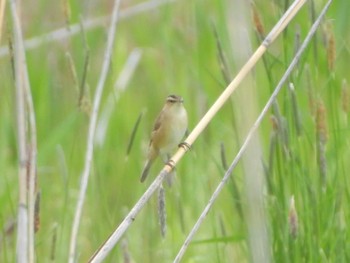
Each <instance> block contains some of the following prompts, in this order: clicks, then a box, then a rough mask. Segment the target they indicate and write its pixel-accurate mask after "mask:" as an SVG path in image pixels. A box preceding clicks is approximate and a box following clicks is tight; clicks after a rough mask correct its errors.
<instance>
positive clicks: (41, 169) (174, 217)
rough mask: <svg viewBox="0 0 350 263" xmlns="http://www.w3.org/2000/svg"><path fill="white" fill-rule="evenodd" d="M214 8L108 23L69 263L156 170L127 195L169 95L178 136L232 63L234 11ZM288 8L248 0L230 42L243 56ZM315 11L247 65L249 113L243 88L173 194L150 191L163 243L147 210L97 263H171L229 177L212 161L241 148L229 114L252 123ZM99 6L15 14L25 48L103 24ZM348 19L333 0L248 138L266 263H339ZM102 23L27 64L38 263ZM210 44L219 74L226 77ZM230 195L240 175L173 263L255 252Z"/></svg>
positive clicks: (64, 223) (9, 213)
mask: <svg viewBox="0 0 350 263" xmlns="http://www.w3.org/2000/svg"><path fill="white" fill-rule="evenodd" d="M228 2H229V1H225V0H217V1H208V0H204V1H198V0H197V1H183V0H179V1H174V2H169V3H167V4H164V5H160V6H159V7H157V8H154V9H152V10H147V11H146V10H145V11H143V12H140V13H138V14H135V15H132V16H129V17H124V18H123V20H121V21H120V23H119V24H118V30H117V35H116V42H115V46H114V50H113V58H112V61H111V68H110V71H109V74H108V78H107V82H106V85H105V88H104V92H103V97H102V101H101V107H100V112H104V110H105V109H106V108H105V107H106V105H108V101H112V105H113V108H112V111H111V113H112V114H111V116H110V119H109V120H108V125H107V126H106V133H105V135H104V136H102V141H100V143H98V144H97V143H96V145H95V149H94V155H93V162H92V169H91V176H90V179H89V185H88V189H87V196H86V200H85V205H84V210H83V214H82V220H81V225H80V228H79V234H78V240H77V244H78V246H77V251H78V257H77V262H86V261H87V260H88V259H89V258H90V257H91V256H92V254H93V253H94V251H95V250H96V249H97V248H98V247H99V246H100V245H101V244H102V243H103V242H104V240H106V238H107V237H108V236H109V235H110V234H111V233H112V231H113V230H114V229H115V228H116V227H117V226H118V225H119V223H120V222H121V221H122V220H123V218H124V217H125V215H126V214H127V213H128V212H129V211H130V209H131V208H132V207H133V205H134V204H135V203H136V202H137V200H138V199H139V198H140V196H141V195H142V194H143V192H144V191H145V190H146V189H147V186H148V185H149V184H150V183H151V180H152V179H153V178H154V176H155V175H156V174H157V173H158V171H159V170H160V169H161V168H162V163H161V162H160V160H158V161H157V162H156V164H155V165H154V167H152V170H151V174H150V176H149V178H147V180H146V182H145V183H144V184H141V183H139V176H140V173H141V170H142V166H143V164H144V160H145V156H146V149H147V146H148V140H149V136H150V131H151V129H152V125H153V120H154V119H155V117H156V116H157V114H158V112H159V110H160V109H161V107H162V104H163V102H164V99H165V98H166V96H167V95H169V94H172V93H174V94H179V95H182V96H183V97H184V99H185V106H186V108H187V111H188V114H189V129H191V128H193V127H194V126H195V124H196V123H197V122H198V121H199V119H200V118H201V117H202V116H203V115H204V114H205V112H206V111H207V109H208V108H209V107H210V105H212V103H213V102H214V101H215V100H216V98H217V97H218V96H219V95H220V93H221V92H222V91H223V89H224V88H225V87H226V84H227V82H228V80H229V79H230V78H232V77H233V76H234V75H235V74H236V72H237V71H238V70H239V67H240V66H241V61H240V60H239V58H237V55H235V50H234V48H233V47H234V46H235V45H236V44H235V43H236V42H239V41H240V39H238V38H235V36H234V35H232V34H231V33H230V30H231V29H232V28H233V27H236V28H237V27H239V26H240V24H239V23H237V24H236V23H233V21H237V20H235V19H232V17H231V14H232V13H234V11H233V10H232V8H235V5H233V6H232V5H230V4H229V3H228ZM138 3H141V2H140V1H122V4H121V10H122V11H123V10H126V9H127V8H130V7H132V6H134V5H137V4H138ZM290 4H291V1H288V0H285V1H277V0H275V1H269V2H268V3H267V2H266V1H262V0H256V1H254V4H253V5H248V6H246V11H248V12H247V13H246V14H245V13H244V12H242V14H245V15H246V16H244V17H245V19H246V20H247V21H248V25H249V26H247V27H244V28H242V29H243V30H245V31H246V33H247V35H248V37H249V45H250V48H251V53H252V52H253V51H254V50H255V48H256V47H258V46H259V45H260V41H261V37H262V36H263V35H264V34H266V33H267V32H269V30H270V29H271V28H272V27H273V26H274V24H275V23H276V22H277V21H278V19H279V18H280V17H281V15H282V14H283V12H284V11H285V10H286V8H287V7H288V6H289V5H290ZM324 4H325V1H311V0H310V1H307V3H306V5H305V6H304V7H303V8H302V10H301V11H300V13H299V14H297V16H296V18H295V19H294V20H293V21H292V22H291V24H290V25H289V26H288V27H287V29H286V31H284V32H283V33H282V35H281V36H280V37H279V38H278V39H277V40H276V42H275V43H274V44H273V45H272V47H271V48H269V50H268V53H267V54H265V55H264V59H263V60H262V61H260V62H259V63H258V65H257V67H256V68H255V70H254V72H253V73H252V75H251V76H250V78H251V82H250V83H253V85H252V87H250V89H252V90H253V91H254V92H253V93H250V94H252V97H251V101H253V102H254V109H253V110H252V109H251V108H248V106H249V105H250V103H249V101H250V98H249V97H248V98H246V97H247V95H245V94H244V93H245V89H244V88H243V87H245V86H242V89H240V90H239V92H237V93H234V94H233V96H232V97H233V98H234V99H233V100H232V101H230V102H229V103H227V105H226V106H225V107H224V108H223V109H222V110H221V111H220V112H219V113H218V115H217V116H216V117H215V118H214V119H213V121H212V122H211V123H210V124H209V126H208V127H207V128H206V130H205V131H204V133H203V134H202V135H201V136H200V137H199V138H198V140H197V141H196V142H195V144H194V146H193V149H192V150H191V151H190V152H188V153H187V154H186V156H185V157H184V158H183V159H182V160H181V162H179V164H178V166H177V170H176V171H177V177H176V181H175V183H174V185H173V186H172V187H168V186H167V185H165V184H164V192H163V193H162V194H164V195H165V203H166V207H165V209H166V224H167V227H166V229H167V231H166V235H165V236H164V237H162V235H161V230H160V226H159V220H158V208H157V207H158V199H157V197H156V196H153V197H152V198H151V199H150V201H149V202H148V204H147V205H146V206H145V207H144V208H143V210H142V211H141V213H140V214H139V215H138V217H137V218H136V220H135V221H134V222H133V224H132V226H131V227H130V228H129V229H128V231H127V232H126V234H125V235H124V237H123V240H122V242H120V243H119V244H118V245H117V246H116V248H115V249H114V250H113V252H112V253H111V254H110V255H109V256H108V258H107V259H106V262H170V261H172V260H173V259H174V257H175V256H176V254H177V253H178V250H179V248H180V247H181V245H182V243H183V241H184V240H185V238H186V236H187V234H188V232H189V231H190V230H191V228H192V226H193V224H194V223H195V222H196V220H197V218H198V216H199V215H200V213H201V212H202V210H203V208H204V207H205V205H206V204H207V202H208V200H209V198H210V196H211V194H212V192H213V191H214V190H215V188H216V186H217V185H218V183H219V182H220V180H221V179H222V177H223V174H224V173H225V169H226V167H227V165H225V162H224V161H223V160H224V159H226V160H227V163H230V162H231V160H232V159H233V158H234V156H235V154H236V153H237V151H238V150H239V147H240V145H241V142H242V140H241V136H240V135H239V134H242V133H243V132H246V130H245V128H246V127H247V126H248V127H249V125H251V124H252V122H251V123H250V120H246V121H247V123H244V124H243V123H242V120H241V117H240V114H241V112H243V111H249V112H250V111H252V112H251V114H253V116H255V117H257V116H258V114H259V112H260V110H261V109H262V107H263V106H264V105H265V103H266V101H267V100H268V98H269V96H270V95H271V92H272V90H273V89H274V88H275V86H276V85H277V83H278V82H279V79H280V77H281V76H282V75H283V72H284V71H285V70H286V68H287V67H288V65H289V63H290V61H291V60H292V58H293V56H294V55H295V51H296V49H297V48H298V47H299V45H300V43H301V41H302V40H303V39H304V37H305V35H306V34H307V32H308V30H309V29H310V25H311V24H312V23H313V20H314V19H315V17H316V16H317V15H318V14H319V12H320V10H321V9H322V7H323V5H324ZM112 6H113V1H109V0H101V1H75V2H74V1H56V2H55V1H43V0H41V1H37V2H36V4H35V5H33V3H29V2H25V1H23V2H22V3H21V19H22V20H21V23H22V31H23V34H24V38H25V39H29V38H32V37H36V36H40V35H43V34H45V33H47V32H49V31H52V30H53V29H57V28H60V27H66V26H67V25H72V24H75V23H80V21H87V20H89V19H91V18H96V17H99V16H104V15H109V14H110V12H111V10H112ZM7 9H8V8H7ZM349 12H350V2H349V1H345V0H340V1H334V3H333V4H332V5H331V8H330V10H329V12H328V13H327V15H326V19H324V21H323V23H322V26H321V27H320V28H319V29H318V31H317V34H316V36H315V37H314V39H313V42H312V43H311V45H310V46H309V47H308V49H307V51H306V52H305V53H304V55H303V56H302V59H301V61H300V63H299V64H298V67H297V69H296V70H294V71H293V74H292V76H291V77H290V80H289V82H290V83H291V84H290V85H285V87H284V89H283V90H282V92H281V93H280V94H279V96H278V99H277V102H276V104H275V105H274V107H273V109H272V110H271V111H270V116H268V117H267V118H266V119H265V120H264V121H263V123H262V125H261V126H260V128H259V136H258V140H259V145H260V147H261V149H259V152H260V153H261V155H259V156H258V158H250V157H249V156H246V158H247V159H246V160H248V162H250V163H251V164H255V163H258V164H259V165H261V166H262V167H263V172H262V173H261V174H260V175H259V174H257V176H260V177H261V176H263V177H264V180H265V182H266V185H265V186H264V200H263V201H264V204H265V214H266V218H267V220H266V221H267V226H266V227H267V230H268V236H269V244H268V247H269V253H271V260H272V261H273V262H315V263H316V262H349V261H350V245H349V244H350V243H349V241H348V240H349V229H348V228H347V222H348V221H349V219H350V192H349V187H350V183H349V179H348V178H347V175H348V172H347V169H350V162H349V160H350V147H349V144H350V119H349V118H350V115H349V114H350V113H349V112H350V86H349V85H350V84H349V82H350V79H349V69H348V63H349V60H350V54H349V41H350V32H349V30H348V22H349V19H348V14H349ZM10 17H11V15H10V12H9V10H6V12H5V20H4V21H6V22H7V23H5V26H4V29H3V33H2V45H3V46H7V45H8V43H9V42H12V33H11V32H12V28H13V25H12V23H11V22H10V21H11V19H10ZM107 25H108V23H107V22H106V23H105V24H103V23H102V25H101V26H99V27H96V28H93V29H89V28H85V30H84V34H83V33H78V34H76V35H74V36H71V37H69V38H66V39H62V40H60V41H53V42H50V43H48V44H42V45H40V46H38V47H36V48H32V49H30V50H28V51H27V52H26V56H27V66H28V71H29V79H30V84H31V88H32V95H33V101H34V108H35V115H36V121H37V127H36V128H37V142H38V156H37V158H38V164H37V176H38V189H39V190H40V193H41V202H40V229H39V231H38V232H37V233H36V235H35V252H36V258H37V262H66V261H67V259H68V251H69V242H70V235H71V228H72V221H73V217H74V212H75V211H74V210H75V208H76V201H77V198H78V193H79V183H80V176H81V173H82V170H83V166H84V156H85V152H86V140H87V130H88V125H89V118H90V116H91V105H92V100H93V94H94V90H95V87H96V85H97V82H98V79H99V76H100V72H101V65H102V61H103V55H104V50H105V47H106V39H107ZM216 35H217V36H216ZM218 42H219V44H220V47H221V49H222V53H221V54H222V55H223V57H224V59H225V61H226V64H227V65H226V66H225V67H224V69H222V67H221V64H222V59H220V55H219V53H220V52H219V47H218ZM135 52H136V53H135ZM0 53H1V52H0ZM130 54H134V58H135V54H136V56H137V55H139V56H140V57H139V60H138V63H137V64H136V67H135V71H133V72H131V75H130V81H129V82H128V83H127V85H126V86H125V90H122V89H121V87H122V86H123V85H122V84H121V80H120V78H119V76H120V74H121V72H122V70H123V69H124V70H125V65H126V61H128V58H130ZM0 60H1V62H0V76H1V80H2V82H1V83H2V85H1V86H0V171H1V172H2V176H1V177H0V208H1V209H0V226H2V227H1V230H2V232H1V233H0V261H1V262H14V261H15V258H16V234H15V233H16V227H15V225H16V223H15V222H16V218H17V209H18V205H17V204H18V142H17V136H16V129H17V128H16V121H15V120H16V110H15V92H14V90H15V88H14V87H15V84H14V79H13V66H12V61H11V56H9V55H8V54H7V55H6V54H5V55H2V57H1V58H0ZM87 63H88V64H87ZM86 65H88V66H87V67H86ZM127 68H128V69H130V67H127ZM85 70H86V72H85ZM118 79H119V80H118ZM116 82H117V83H118V84H116ZM82 83H83V84H82ZM115 87H117V91H115ZM238 101H240V103H239V102H238ZM237 105H240V107H241V106H242V105H247V108H238V107H237ZM140 116H141V119H140V122H139V124H138V126H137V129H135V134H134V136H132V134H133V130H134V128H135V125H136V124H137V123H138V120H139V117H140ZM101 117H102V115H100V118H101ZM253 120H254V119H252V121H253ZM99 125H102V124H101V123H100V122H99ZM98 128H99V127H98ZM243 136H244V134H243ZM131 138H133V139H132V144H131V146H130V140H131ZM129 147H130V148H129ZM244 182H245V167H244V165H241V164H239V165H238V167H237V169H235V170H234V172H233V175H232V178H231V180H230V181H229V182H228V184H227V186H226V187H225V189H224V191H223V192H222V193H221V194H220V196H219V198H218V200H216V202H215V204H214V206H213V208H212V209H211V210H210V213H209V214H208V215H207V218H206V220H205V221H204V223H203V225H201V227H200V229H199V231H198V233H197V234H196V235H195V240H194V241H193V242H192V243H191V245H190V246H189V248H188V250H187V251H186V253H185V255H184V258H183V262H249V261H250V260H251V255H252V250H253V249H254V248H251V247H250V246H249V243H248V232H249V231H248V226H247V223H246V222H247V217H248V216H249V215H248V214H247V211H246V207H247V198H246V191H248V190H249V187H247V186H246V185H245V183H244ZM128 259H130V261H127V260H128Z"/></svg>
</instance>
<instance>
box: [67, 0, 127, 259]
mask: <svg viewBox="0 0 350 263" xmlns="http://www.w3.org/2000/svg"><path fill="white" fill-rule="evenodd" d="M120 2H121V1H120V0H116V1H115V2H114V7H113V13H112V20H111V25H110V28H109V32H108V41H107V47H106V51H105V55H104V61H103V65H102V69H101V75H100V79H99V82H98V84H97V87H96V91H95V96H94V102H93V108H92V113H91V118H90V124H89V130H88V137H87V143H86V145H87V149H86V156H85V165H84V170H83V172H82V174H81V184H80V192H79V197H78V203H77V207H76V210H75V216H74V221H73V225H72V232H71V239H70V246H69V260H68V261H69V262H70V263H74V262H75V260H76V247H77V237H78V230H79V225H80V219H81V214H82V211H83V205H84V201H85V197H86V189H87V185H88V181H89V175H90V169H91V162H92V157H93V151H94V137H95V130H96V123H97V117H98V111H99V107H100V102H101V96H102V92H103V88H104V85H105V82H106V79H107V74H108V70H109V66H110V61H111V57H112V51H113V45H114V40H115V35H116V28H117V22H118V15H119V6H120Z"/></svg>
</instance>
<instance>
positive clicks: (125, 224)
mask: <svg viewBox="0 0 350 263" xmlns="http://www.w3.org/2000/svg"><path fill="white" fill-rule="evenodd" d="M305 1H306V0H297V1H295V2H294V3H293V4H292V5H291V7H290V8H289V9H288V10H287V11H286V13H285V14H284V15H283V16H282V18H281V19H280V20H279V21H278V23H277V24H276V25H275V27H274V28H273V29H272V30H271V32H270V33H269V34H268V36H267V37H266V38H265V40H264V41H263V42H262V44H261V45H260V46H259V48H258V49H257V50H256V51H255V53H254V54H253V55H252V56H251V57H250V59H249V60H248V61H247V63H246V64H245V65H244V66H243V67H242V69H241V70H240V72H239V73H238V74H237V76H236V77H235V78H234V79H233V81H232V82H231V83H230V84H229V85H228V87H227V88H226V89H225V91H224V92H223V93H222V94H221V95H220V97H219V98H218V99H217V100H216V102H215V103H214V105H213V106H212V107H211V108H210V109H209V111H208V112H207V113H206V114H205V116H204V117H203V118H202V119H201V120H200V122H199V123H198V124H197V126H196V127H195V128H194V129H193V131H192V132H191V134H190V135H189V136H188V137H187V139H186V140H185V142H184V143H183V144H182V147H180V148H179V149H178V151H177V152H176V153H175V154H174V155H173V157H172V158H171V159H170V161H169V162H168V164H166V165H165V166H164V167H163V169H162V170H161V172H160V173H159V175H158V176H157V177H156V178H155V180H154V181H153V183H152V184H151V185H150V186H149V188H148V189H147V190H146V192H145V193H144V194H143V195H142V196H141V198H140V199H139V201H138V202H137V203H136V204H135V205H134V207H133V208H132V209H131V211H130V212H129V213H128V215H127V216H126V217H125V218H124V220H123V221H122V222H121V223H120V225H119V226H118V228H117V229H116V230H115V231H114V232H113V233H112V234H111V235H110V237H109V238H108V239H107V240H106V241H105V242H104V244H102V245H101V247H100V248H99V249H98V250H97V251H96V252H95V254H94V255H93V256H92V257H91V258H90V260H89V262H94V263H97V262H102V261H103V259H104V258H105V257H106V256H107V255H108V254H109V252H110V251H111V250H112V249H113V247H114V246H115V244H116V243H117V242H118V241H119V239H120V238H121V237H122V235H123V234H124V232H125V231H126V230H127V229H128V228H129V226H130V225H131V223H132V222H133V221H134V220H135V217H136V216H137V214H138V213H139V212H140V211H141V209H142V208H143V207H144V205H145V204H146V203H147V201H148V200H149V198H150V197H151V196H152V195H153V193H154V192H155V190H156V189H157V188H158V187H159V186H160V184H161V183H162V181H163V179H164V177H165V176H166V175H167V174H168V173H169V172H170V171H171V170H172V168H173V167H174V166H175V165H176V164H177V163H178V161H179V160H180V159H181V158H182V156H183V155H184V154H185V153H186V151H187V150H188V149H189V148H190V146H191V145H192V144H193V142H194V141H195V140H196V139H197V137H198V136H199V135H200V133H201V132H202V131H203V130H204V129H205V127H206V126H207V125H208V124H209V122H210V121H211V119H212V118H213V117H214V116H215V114H216V113H217V112H218V111H219V109H220V108H221V107H222V106H223V104H224V103H225V102H226V101H227V100H228V99H229V98H230V95H231V94H232V93H233V92H234V90H235V89H236V88H237V87H238V85H239V84H240V82H241V81H242V80H243V79H244V77H245V76H246V75H247V74H248V73H249V72H250V70H251V69H252V68H253V67H254V66H255V64H256V63H257V61H258V60H259V59H260V57H261V56H262V55H263V54H264V52H265V51H266V49H267V47H268V46H269V45H270V44H271V43H272V42H273V41H274V40H275V39H276V37H277V36H278V35H279V34H280V33H281V32H282V30H283V29H284V28H285V27H286V26H287V25H288V23H289V22H290V21H291V19H292V18H293V17H294V15H295V14H296V13H297V12H298V10H299V9H300V8H301V7H302V6H303V4H304V3H305ZM227 177H228V176H227ZM226 180H227V179H226Z"/></svg>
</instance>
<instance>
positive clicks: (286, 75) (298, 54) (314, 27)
mask: <svg viewBox="0 0 350 263" xmlns="http://www.w3.org/2000/svg"><path fill="white" fill-rule="evenodd" d="M331 2H332V0H329V1H328V2H327V4H326V5H325V7H324V8H323V10H322V12H321V13H320V15H319V17H318V18H317V19H316V21H315V23H314V24H313V25H312V27H311V29H310V31H309V33H308V34H307V36H306V38H305V40H304V42H303V43H302V45H301V46H300V48H299V50H298V51H297V52H296V54H295V56H294V58H293V60H292V62H291V63H290V65H289V67H288V68H287V70H286V72H285V73H284V75H283V76H282V78H281V80H280V82H279V83H278V85H277V86H276V88H275V90H274V91H273V93H272V94H271V96H270V98H269V100H268V101H267V103H266V105H265V107H264V108H263V110H262V111H261V113H260V114H259V116H258V118H257V119H256V121H255V122H254V124H253V126H252V127H251V129H250V130H249V132H248V134H247V136H246V139H245V140H244V142H243V144H242V146H241V148H240V150H239V151H238V153H237V155H236V156H235V158H234V160H233V161H232V163H231V165H230V167H229V169H228V170H227V171H226V173H225V175H224V177H223V179H222V180H221V182H220V184H219V185H218V186H217V188H216V189H215V191H214V193H213V195H212V196H211V198H210V200H209V202H208V204H207V206H206V207H205V208H204V210H203V212H202V214H201V215H200V217H199V218H198V220H197V222H196V223H195V225H194V226H193V228H192V230H191V231H190V233H189V234H188V236H187V238H186V240H185V241H184V243H183V245H182V247H181V248H180V250H179V252H178V254H177V256H176V257H175V260H174V263H178V262H180V260H181V258H182V257H183V255H184V253H185V251H186V249H187V247H188V246H189V244H190V242H191V240H192V239H193V236H194V235H195V233H196V232H197V230H198V229H199V227H200V225H201V224H202V222H203V220H204V219H205V217H206V215H207V214H208V213H209V210H210V208H211V207H212V205H213V204H214V202H215V200H216V198H217V197H218V196H219V194H220V192H221V190H222V189H223V187H224V186H225V184H226V182H227V180H228V179H229V178H230V176H231V173H232V171H233V169H234V168H235V167H236V165H237V164H238V162H239V160H240V159H241V158H242V156H243V153H244V152H245V150H246V149H247V147H248V145H249V143H250V140H251V139H252V137H253V135H254V133H255V132H256V130H257V129H258V127H259V126H260V123H261V122H262V120H263V119H264V117H265V115H266V114H267V112H268V110H269V109H270V108H271V106H272V105H273V103H274V101H275V99H276V97H277V95H278V93H279V92H280V90H281V89H282V87H283V85H284V84H285V83H286V81H287V80H288V78H289V76H290V74H291V73H292V71H293V69H294V68H295V66H296V65H297V64H298V62H299V60H300V57H301V55H302V53H303V52H304V51H305V49H306V47H307V46H308V44H309V43H310V41H311V39H312V37H313V36H314V34H315V32H316V30H317V29H318V27H319V26H320V23H321V21H322V19H323V17H324V15H325V14H326V12H327V10H328V8H329V6H330V4H331Z"/></svg>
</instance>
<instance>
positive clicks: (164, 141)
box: [140, 95, 187, 182]
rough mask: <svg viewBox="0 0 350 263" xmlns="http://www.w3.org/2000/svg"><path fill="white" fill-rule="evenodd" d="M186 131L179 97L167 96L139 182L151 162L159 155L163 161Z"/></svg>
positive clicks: (143, 177) (185, 121) (144, 175)
mask: <svg viewBox="0 0 350 263" xmlns="http://www.w3.org/2000/svg"><path fill="white" fill-rule="evenodd" d="M186 130H187V112H186V109H185V108H184V106H183V99H182V97H181V96H177V95H169V96H168V97H167V99H166V102H165V105H164V107H163V109H162V111H161V112H160V113H159V115H158V117H157V119H156V121H155V124H154V127H153V131H152V133H151V140H150V143H149V147H148V155H147V161H146V163H145V166H144V168H143V171H142V174H141V179H140V181H141V182H143V181H144V180H145V179H146V177H147V175H148V172H149V169H150V168H151V165H152V163H153V161H154V160H155V159H156V158H157V156H158V155H160V156H161V157H162V158H163V159H164V157H166V156H168V155H169V152H170V151H171V150H173V149H174V148H175V147H176V146H177V145H178V144H179V143H180V141H181V139H182V138H183V137H184V135H185V133H186Z"/></svg>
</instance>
